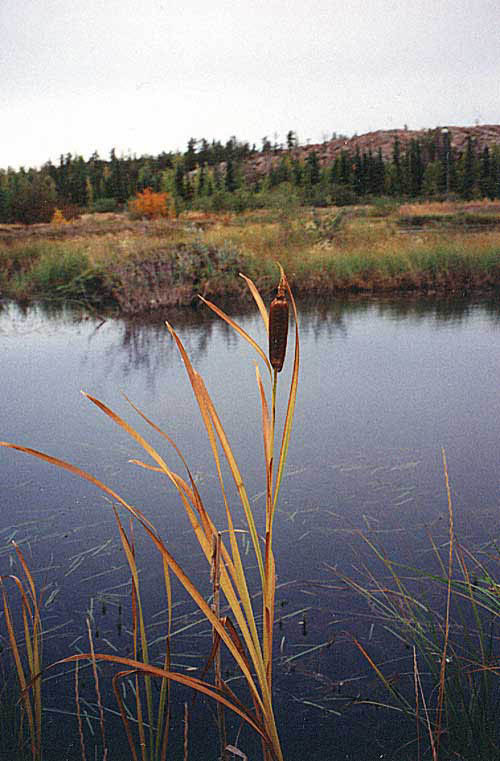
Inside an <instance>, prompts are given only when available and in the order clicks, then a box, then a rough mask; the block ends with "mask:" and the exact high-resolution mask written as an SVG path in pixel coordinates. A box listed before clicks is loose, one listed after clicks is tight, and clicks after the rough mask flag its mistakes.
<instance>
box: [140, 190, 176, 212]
mask: <svg viewBox="0 0 500 761" xmlns="http://www.w3.org/2000/svg"><path fill="white" fill-rule="evenodd" d="M129 210H130V211H131V212H132V214H133V215H134V216H138V217H146V218H147V219H158V217H172V216H173V215H174V205H173V201H172V198H171V196H170V195H169V194H168V193H155V191H154V190H151V188H145V189H144V190H143V191H142V192H141V193H137V195H136V197H135V198H133V199H132V201H130V202H129Z"/></svg>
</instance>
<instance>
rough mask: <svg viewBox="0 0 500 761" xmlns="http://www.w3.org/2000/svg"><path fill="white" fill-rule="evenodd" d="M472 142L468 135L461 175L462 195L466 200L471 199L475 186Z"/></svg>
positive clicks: (474, 162)
mask: <svg viewBox="0 0 500 761" xmlns="http://www.w3.org/2000/svg"><path fill="white" fill-rule="evenodd" d="M475 158H476V157H475V150H474V142H473V140H472V137H471V136H470V135H468V137H467V143H466V147H465V155H464V158H463V175H462V188H461V190H462V195H463V197H464V198H466V199H470V198H472V196H473V194H474V186H475V184H476V166H475V165H476V161H475Z"/></svg>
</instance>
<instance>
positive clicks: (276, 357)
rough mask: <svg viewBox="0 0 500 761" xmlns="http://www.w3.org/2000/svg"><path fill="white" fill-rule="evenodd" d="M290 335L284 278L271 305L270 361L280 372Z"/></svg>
mask: <svg viewBox="0 0 500 761" xmlns="http://www.w3.org/2000/svg"><path fill="white" fill-rule="evenodd" d="M287 335H288V301H287V299H286V294H285V286H284V282H283V279H281V280H280V284H279V286H278V293H277V294H276V298H274V299H273V300H272V301H271V306H270V307H269V361H270V362H271V365H272V366H273V367H274V369H275V370H276V372H278V373H279V372H280V370H281V368H282V367H283V362H284V361H285V354H286V339H287Z"/></svg>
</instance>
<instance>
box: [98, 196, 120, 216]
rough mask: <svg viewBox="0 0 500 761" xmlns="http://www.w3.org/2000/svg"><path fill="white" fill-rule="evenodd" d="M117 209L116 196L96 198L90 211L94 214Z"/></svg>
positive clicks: (106, 212)
mask: <svg viewBox="0 0 500 761" xmlns="http://www.w3.org/2000/svg"><path fill="white" fill-rule="evenodd" d="M117 210H118V201H117V200H116V198H98V199H97V201H95V203H94V205H93V207H92V211H94V212H95V213H96V214H108V213H110V212H113V211H117Z"/></svg>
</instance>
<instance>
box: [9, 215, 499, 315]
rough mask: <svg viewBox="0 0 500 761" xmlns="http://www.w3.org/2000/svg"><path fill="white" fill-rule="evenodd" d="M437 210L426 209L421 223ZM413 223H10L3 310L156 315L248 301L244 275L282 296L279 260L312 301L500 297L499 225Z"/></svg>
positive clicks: (118, 218)
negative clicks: (204, 303)
mask: <svg viewBox="0 0 500 761" xmlns="http://www.w3.org/2000/svg"><path fill="white" fill-rule="evenodd" d="M437 205H438V204H435V206H437ZM429 206H432V204H422V207H421V216H422V218H426V215H427V217H428V214H429ZM457 208H459V206H458V205H457ZM485 210H486V208H485ZM413 211H414V209H413ZM417 211H418V209H417ZM403 213H404V207H401V209H397V210H396V211H394V210H391V212H390V213H389V214H388V213H387V212H386V210H384V209H382V211H381V210H380V209H377V208H375V207H366V206H365V207H357V208H355V209H349V211H345V210H344V209H339V208H337V207H331V208H328V209H321V210H317V209H313V210H311V209H298V210H293V211H289V210H286V209H283V210H278V212H277V211H276V210H268V211H267V212H266V213H264V214H263V213H260V214H259V215H257V216H256V215H252V214H242V215H220V214H219V215H207V214H204V215H200V214H193V213H191V214H186V215H181V217H178V218H177V219H175V220H150V221H146V220H137V221H133V220H130V219H129V218H128V217H127V216H126V215H123V214H122V215H118V214H107V215H106V214H105V215H96V214H93V215H83V216H82V218H81V219H80V220H77V221H75V222H71V223H65V224H63V225H58V226H56V225H52V224H44V225H32V226H20V225H2V226H0V301H5V300H7V299H9V300H13V301H15V302H17V303H19V304H21V305H26V304H29V303H33V302H34V301H49V302H56V301H57V302H60V303H72V302H73V303H75V302H77V303H79V304H81V305H82V306H86V307H87V308H88V309H89V311H93V310H96V309H101V310H105V309H111V310H112V311H114V312H116V313H118V314H121V315H124V316H127V315H140V314H144V315H146V314H151V313H154V312H156V311H159V310H161V309H165V308H173V307H185V306H193V305H194V304H195V303H196V302H197V301H198V294H201V295H202V296H204V297H205V298H207V299H210V300H213V299H217V300H221V299H222V300H231V299H237V300H239V301H240V300H242V299H247V298H248V293H247V289H246V287H245V284H244V283H243V281H242V280H241V278H239V277H238V274H239V273H240V272H244V273H245V274H246V275H248V276H249V277H251V278H252V279H253V280H254V282H255V283H256V285H257V287H258V288H259V290H260V291H261V292H263V293H264V294H265V295H266V296H267V297H271V296H272V295H273V289H274V286H275V281H276V270H277V265H276V262H278V261H279V262H280V263H281V264H282V266H283V267H284V269H285V271H286V272H287V274H288V278H289V280H290V283H291V286H292V287H293V289H294V292H295V293H296V294H297V296H298V297H299V298H302V299H306V298H325V297H326V298H345V297H350V296H359V297H370V296H403V295H407V294H408V295H410V294H411V295H417V296H439V297H441V296H453V297H456V296H458V297H463V296H468V295H474V294H479V295H481V294H488V293H495V292H496V291H497V290H498V289H499V288H500V232H499V229H498V227H497V226H491V229H483V228H481V230H480V231H478V230H474V231H465V232H464V230H463V228H460V225H458V226H456V227H453V226H450V219H452V218H454V217H456V216H457V209H453V210H452V211H451V213H449V214H442V215H441V216H442V218H443V223H442V224H441V225H439V224H437V225H436V226H435V227H433V228H432V229H431V230H423V231H422V230H421V229H418V226H417V231H416V232H413V231H412V234H409V235H408V234H405V235H401V233H400V224H401V218H402V216H403ZM434 216H435V218H437V217H438V216H439V215H438V214H434ZM477 216H478V217H480V216H481V211H479V212H478V213H477ZM488 217H489V218H491V214H488ZM498 222H499V224H500V215H499V217H498ZM483 227H484V228H490V226H489V225H484V226H483Z"/></svg>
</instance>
